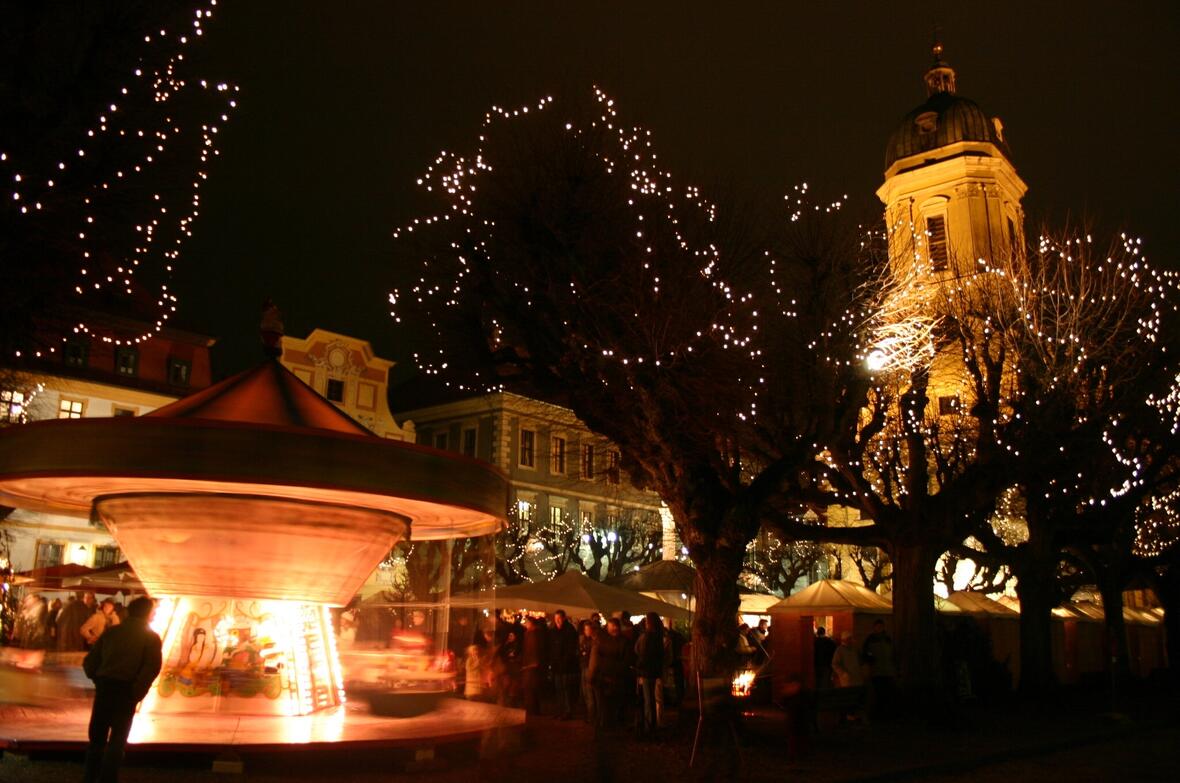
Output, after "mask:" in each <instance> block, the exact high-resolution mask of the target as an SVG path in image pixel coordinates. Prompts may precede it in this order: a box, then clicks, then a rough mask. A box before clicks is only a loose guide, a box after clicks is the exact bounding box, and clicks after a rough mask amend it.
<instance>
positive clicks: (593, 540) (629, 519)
mask: <svg viewBox="0 0 1180 783" xmlns="http://www.w3.org/2000/svg"><path fill="white" fill-rule="evenodd" d="M605 523H606V524H605V525H604V526H603V527H602V528H594V529H589V530H587V531H585V532H584V533H583V534H582V541H583V544H584V547H583V548H584V550H585V554H584V555H583V556H582V558H581V559H582V562H583V571H585V573H586V575H587V576H589V577H590V578H591V579H597V580H598V581H600V582H605V581H607V580H609V579H617V578H619V577H621V576H623V575H624V574H629V573H631V572H632V571H635V570H637V569H639V568H642V567H643V566H645V565H647V564H648V563H653V562H655V561H656V560H659V559H660V540H661V537H662V534H663V530H662V528H661V527H660V523H659V520H658V519H654V518H653V517H652V515H651V514H650V513H648V512H645V511H636V510H634V509H628V510H625V511H622V512H620V513H617V514H613V515H611V516H609V517H608V518H607V519H606V520H605Z"/></svg>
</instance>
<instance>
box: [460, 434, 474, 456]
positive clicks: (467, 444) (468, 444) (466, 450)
mask: <svg viewBox="0 0 1180 783" xmlns="http://www.w3.org/2000/svg"><path fill="white" fill-rule="evenodd" d="M463 455H464V456H466V457H474V456H475V428H474V427H469V428H468V429H465V430H463Z"/></svg>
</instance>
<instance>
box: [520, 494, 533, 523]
mask: <svg viewBox="0 0 1180 783" xmlns="http://www.w3.org/2000/svg"><path fill="white" fill-rule="evenodd" d="M535 508H536V506H534V505H533V503H532V501H529V500H523V499H522V500H517V501H516V516H517V518H518V519H519V520H520V521H521V522H532V521H533V510H534V509H535Z"/></svg>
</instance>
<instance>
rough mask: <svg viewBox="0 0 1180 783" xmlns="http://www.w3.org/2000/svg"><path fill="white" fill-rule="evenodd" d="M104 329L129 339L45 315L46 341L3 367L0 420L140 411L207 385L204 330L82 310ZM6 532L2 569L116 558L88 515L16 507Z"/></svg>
mask: <svg viewBox="0 0 1180 783" xmlns="http://www.w3.org/2000/svg"><path fill="white" fill-rule="evenodd" d="M86 319H87V321H88V322H90V323H101V325H102V326H103V327H104V328H103V332H104V333H110V334H115V335H120V334H123V335H128V336H129V339H128V340H125V341H119V342H116V341H115V340H114V339H97V338H95V337H92V336H90V335H87V334H85V333H77V332H75V330H74V329H73V328H72V327H71V326H70V323H71V322H70V321H69V320H68V318H67V317H63V318H61V319H44V320H43V321H42V322H41V323H40V324H39V328H40V332H41V333H40V334H39V341H40V343H41V344H42V345H44V346H46V348H45V349H44V350H42V351H40V352H39V353H38V352H34V354H33V355H32V356H24V357H21V359H20V360H18V361H14V362H10V363H8V364H7V365H6V366H4V367H0V426H20V425H22V424H24V423H27V422H35V421H42V420H46V419H81V418H93V417H111V416H141V415H143V414H145V413H149V412H151V411H153V410H155V409H156V408H159V407H161V406H163V405H167V404H168V403H170V402H174V401H175V400H177V399H179V398H180V397H183V396H186V395H188V394H190V393H192V392H194V391H198V390H200V389H203V388H205V387H207V386H209V385H210V383H211V382H212V374H211V369H210V360H209V349H210V348H211V347H212V345H213V343H214V341H213V339H212V338H209V337H206V336H204V335H199V334H195V333H192V332H186V331H183V330H180V329H173V328H170V327H169V328H164V329H162V330H160V331H159V332H156V333H154V334H153V335H152V336H151V337H148V338H146V339H142V338H141V339H134V338H132V337H130V336H132V335H135V336H138V335H142V334H143V333H144V332H145V331H150V329H149V328H148V327H147V325H145V324H144V323H141V322H138V321H134V320H130V319H125V318H119V317H115V316H111V315H108V314H96V313H87V314H86ZM2 528H3V531H2V534H3V535H4V536H5V537H6V538H7V541H6V546H4V547H3V548H0V552H3V551H4V550H6V552H7V553H6V554H5V555H4V557H5V558H6V559H7V560H8V561H9V562H8V563H2V562H0V568H4V567H11V568H12V569H13V570H14V571H18V572H19V571H27V570H30V569H33V568H43V567H48V566H55V565H61V564H64V563H74V564H77V565H84V566H90V567H95V568H101V567H103V566H108V565H113V564H114V563H117V562H119V561H121V560H122V559H123V558H122V555H121V553H120V552H119V549H118V547H117V546H116V545H115V542H114V539H113V538H111V536H110V535H109V534H108V533H107V531H106V529H105V528H104V527H102V526H101V525H99V526H96V525H92V524H90V523H89V521H87V520H85V519H78V518H76V517H68V516H62V515H57V514H46V513H41V512H35V511H28V510H25V509H15V510H12V511H11V513H9V514H8V516H7V518H5V519H4V520H3V523H2Z"/></svg>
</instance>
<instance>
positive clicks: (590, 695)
mask: <svg viewBox="0 0 1180 783" xmlns="http://www.w3.org/2000/svg"><path fill="white" fill-rule="evenodd" d="M579 627H580V628H581V633H580V634H579V635H578V665H579V666H580V667H581V669H582V701H583V702H584V703H585V704H586V722H587V723H589V724H590V725H592V726H593V725H597V721H596V720H595V713H594V707H595V703H594V683H593V682H592V681H591V679H590V655H591V653H593V651H594V640H595V639H597V638H598V632H599V627H598V623H596V622H594V621H593V620H583V621H582V624H581V626H579Z"/></svg>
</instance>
